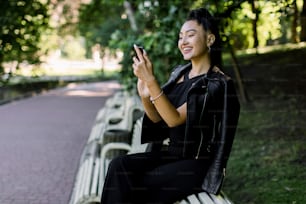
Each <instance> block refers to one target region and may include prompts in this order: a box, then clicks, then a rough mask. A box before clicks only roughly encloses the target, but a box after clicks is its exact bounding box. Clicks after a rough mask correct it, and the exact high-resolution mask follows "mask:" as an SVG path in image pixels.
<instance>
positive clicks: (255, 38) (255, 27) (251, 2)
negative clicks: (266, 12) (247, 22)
mask: <svg viewBox="0 0 306 204" xmlns="http://www.w3.org/2000/svg"><path fill="white" fill-rule="evenodd" d="M249 3H250V4H251V7H252V12H253V13H254V14H255V18H254V19H252V29H253V39H254V46H253V47H254V48H257V47H258V44H259V43H258V35H257V22H258V19H259V9H258V8H256V2H255V0H250V1H249Z"/></svg>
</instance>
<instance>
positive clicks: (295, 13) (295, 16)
mask: <svg viewBox="0 0 306 204" xmlns="http://www.w3.org/2000/svg"><path fill="white" fill-rule="evenodd" d="M292 4H293V9H294V11H293V20H292V25H291V41H292V42H293V43H297V42H298V41H299V37H298V34H297V30H296V28H297V26H298V8H297V5H296V0H294V1H293V2H292Z"/></svg>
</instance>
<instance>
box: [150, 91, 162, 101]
mask: <svg viewBox="0 0 306 204" xmlns="http://www.w3.org/2000/svg"><path fill="white" fill-rule="evenodd" d="M163 93H164V92H163V91H161V92H160V93H159V94H158V95H157V96H156V97H155V98H153V97H151V96H150V101H151V103H153V104H154V103H155V101H156V100H157V99H159V98H160V97H161V96H162V95H163Z"/></svg>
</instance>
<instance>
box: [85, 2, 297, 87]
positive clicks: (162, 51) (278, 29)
mask: <svg viewBox="0 0 306 204" xmlns="http://www.w3.org/2000/svg"><path fill="white" fill-rule="evenodd" d="M123 2H124V1H119V2H116V3H115V2H113V1H105V0H93V1H92V3H91V4H87V5H84V6H83V7H82V9H81V10H80V11H81V18H80V30H81V34H82V35H84V36H85V37H86V39H87V41H88V48H90V47H91V46H92V45H94V44H96V43H99V44H101V45H102V49H105V47H108V48H112V49H113V50H115V51H116V50H120V51H122V52H123V54H124V57H123V60H122V72H121V75H122V79H123V80H122V82H123V83H124V84H126V83H127V84H126V85H127V86H128V87H131V86H132V85H131V84H133V83H135V79H134V77H133V74H132V67H131V64H132V53H133V52H132V45H133V44H134V43H135V44H139V45H142V46H143V47H144V48H145V49H146V51H147V53H148V55H149V57H150V59H152V61H153V63H154V71H155V73H156V75H157V78H158V79H159V80H160V82H161V83H163V82H164V81H165V80H166V79H167V77H168V76H169V73H170V72H171V70H172V69H173V67H174V66H176V65H177V64H181V63H186V62H183V61H182V59H181V55H180V53H179V51H178V49H177V35H178V32H179V29H180V26H181V25H182V23H183V22H184V19H185V17H186V16H187V14H188V12H189V10H190V9H192V8H196V7H206V8H208V9H209V10H210V11H211V12H212V13H214V14H215V15H217V16H219V20H220V25H221V26H220V30H221V34H222V36H223V41H224V42H225V43H231V44H232V45H233V46H234V47H235V48H238V49H245V48H250V47H253V45H254V39H253V32H254V31H253V27H252V20H253V19H254V16H255V14H254V13H253V11H252V9H251V6H250V3H249V2H250V1H247V0H240V1H232V0H231V1H224V0H218V1H213V0H198V1H191V0H188V1H183V2H182V1H179V0H170V1H163V0H155V1H150V0H149V1H148V0H135V1H129V2H130V3H131V7H132V10H133V12H134V17H135V21H136V24H137V28H138V30H137V31H135V30H133V29H132V28H131V25H130V23H129V19H128V15H127V12H126V10H125V8H124V5H123ZM255 2H256V9H257V10H256V12H258V14H259V19H258V22H257V33H258V39H259V45H260V46H265V45H267V44H273V43H275V42H277V41H278V40H280V38H286V37H287V34H286V32H284V30H289V29H290V26H288V23H290V20H291V18H287V17H285V16H288V15H292V11H293V8H292V3H293V0H290V1H284V0H274V1H267V0H257V1H255ZM289 25H290V24H289ZM286 26H287V27H286ZM130 83H131V84H130Z"/></svg>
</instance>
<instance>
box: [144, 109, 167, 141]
mask: <svg viewBox="0 0 306 204" xmlns="http://www.w3.org/2000/svg"><path fill="white" fill-rule="evenodd" d="M167 131H168V127H167V124H166V123H164V122H163V121H161V122H158V123H153V122H152V121H151V120H150V119H149V118H148V116H147V115H146V114H144V116H143V120H142V131H141V143H142V144H143V143H150V142H162V141H163V140H164V139H166V138H167V136H168V134H167Z"/></svg>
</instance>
